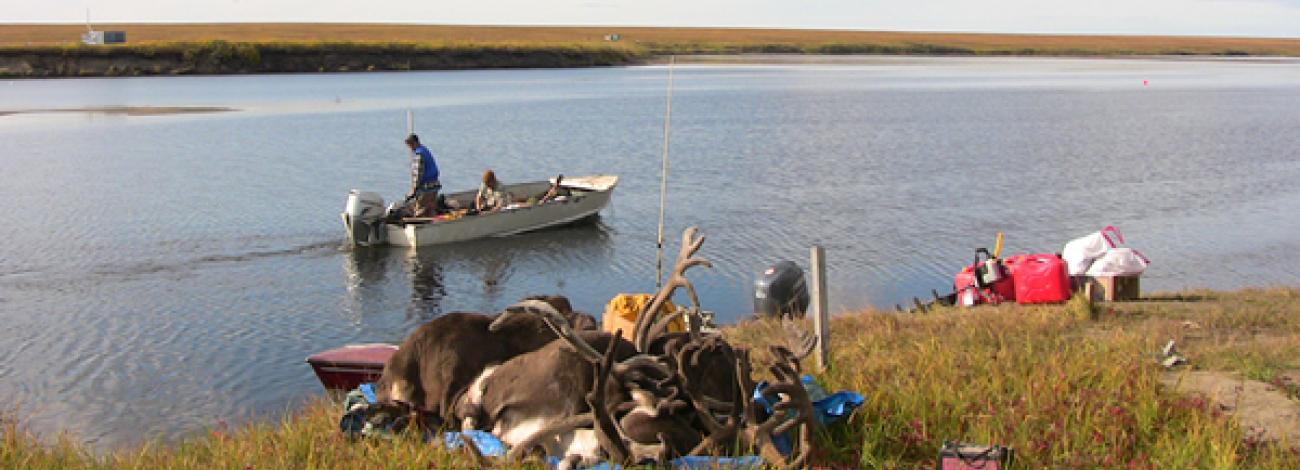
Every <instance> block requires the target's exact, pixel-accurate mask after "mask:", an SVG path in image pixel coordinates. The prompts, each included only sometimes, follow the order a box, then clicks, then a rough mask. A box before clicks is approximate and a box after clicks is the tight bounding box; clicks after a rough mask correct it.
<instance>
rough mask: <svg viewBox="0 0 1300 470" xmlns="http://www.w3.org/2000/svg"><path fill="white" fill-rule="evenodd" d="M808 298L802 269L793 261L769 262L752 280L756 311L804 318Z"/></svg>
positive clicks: (771, 315) (767, 314)
mask: <svg viewBox="0 0 1300 470" xmlns="http://www.w3.org/2000/svg"><path fill="white" fill-rule="evenodd" d="M808 302H809V299H808V284H807V283H806V282H805V281H804V276H803V270H802V269H799V265H797V264H794V262H793V261H781V262H779V263H776V264H774V265H772V266H771V267H769V268H767V270H765V271H763V274H762V275H761V276H759V277H758V280H757V281H754V314H755V315H760V316H765V317H787V316H788V317H791V318H803V316H804V312H806V311H808Z"/></svg>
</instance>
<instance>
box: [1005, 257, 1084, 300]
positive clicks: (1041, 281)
mask: <svg viewBox="0 0 1300 470" xmlns="http://www.w3.org/2000/svg"><path fill="white" fill-rule="evenodd" d="M1003 265H1005V266H1006V267H1007V271H1010V272H1011V279H1012V281H1013V284H1015V291H1016V297H1015V299H1016V303H1022V304H1050V303H1060V302H1065V301H1067V300H1070V276H1069V275H1068V274H1067V273H1066V269H1065V261H1064V260H1062V259H1061V258H1060V257H1058V256H1056V255H1051V254H1034V255H1016V256H1012V257H1010V258H1007V259H1005V260H1003Z"/></svg>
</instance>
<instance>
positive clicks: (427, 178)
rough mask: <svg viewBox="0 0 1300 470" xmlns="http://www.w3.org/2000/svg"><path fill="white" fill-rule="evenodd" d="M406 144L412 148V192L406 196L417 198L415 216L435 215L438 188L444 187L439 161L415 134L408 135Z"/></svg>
mask: <svg viewBox="0 0 1300 470" xmlns="http://www.w3.org/2000/svg"><path fill="white" fill-rule="evenodd" d="M406 146H407V147H410V149H411V192H410V194H408V195H407V196H406V198H407V199H408V200H410V199H415V210H414V216H415V217H433V216H434V214H435V213H436V212H437V209H438V190H439V189H442V183H439V182H438V162H436V161H434V160H433V153H432V152H429V148H428V147H425V146H423V145H421V144H420V138H419V137H417V136H416V135H415V134H411V135H409V136H407V137H406Z"/></svg>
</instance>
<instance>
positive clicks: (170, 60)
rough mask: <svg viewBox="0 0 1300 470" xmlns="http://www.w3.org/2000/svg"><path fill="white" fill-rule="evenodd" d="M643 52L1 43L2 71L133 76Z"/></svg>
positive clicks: (573, 60)
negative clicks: (15, 44)
mask: <svg viewBox="0 0 1300 470" xmlns="http://www.w3.org/2000/svg"><path fill="white" fill-rule="evenodd" d="M648 57H649V56H648V54H646V53H645V51H644V50H641V49H638V48H634V47H624V46H623V45H619V44H599V43H547V44H523V43H510V42H477V43H468V42H427V43H416V42H308V41H299V42H289V41H275V42H228V41H225V40H210V41H202V42H144V43H131V44H122V45H114V46H98V47H89V46H82V45H43V46H0V76H16V77H87V76H132V75H188V74H245V73H295V72H296V73H301V72H352V71H375V70H453V69H482V68H560V67H596V66H613V65H629V64H633V63H638V62H640V61H642V60H644V59H646V58H648Z"/></svg>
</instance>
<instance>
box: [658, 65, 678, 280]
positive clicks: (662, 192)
mask: <svg viewBox="0 0 1300 470" xmlns="http://www.w3.org/2000/svg"><path fill="white" fill-rule="evenodd" d="M676 63H677V56H676V55H671V56H668V97H667V98H665V99H664V102H665V103H664V108H665V110H664V158H663V169H662V170H660V171H659V235H658V236H657V237H655V290H656V291H657V290H659V287H661V286H662V283H663V278H664V207H665V206H666V205H667V204H668V144H669V142H670V140H669V136H670V134H671V132H672V129H673V65H674V64H676Z"/></svg>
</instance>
